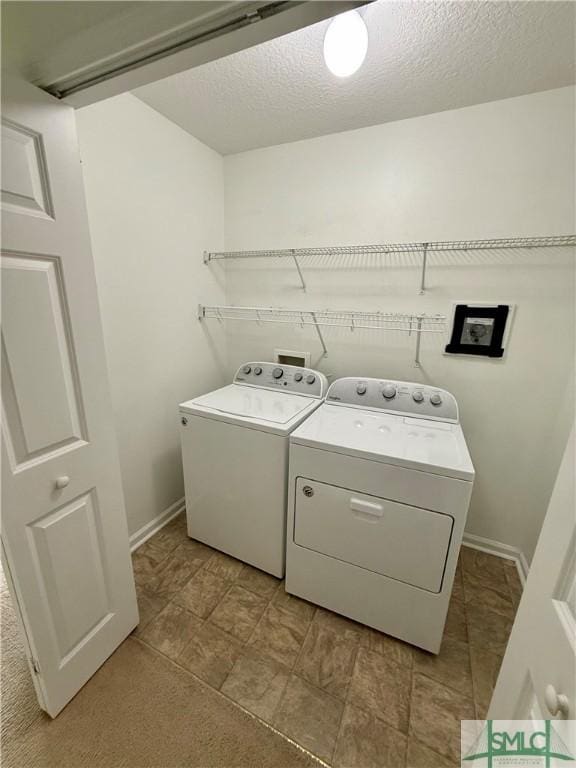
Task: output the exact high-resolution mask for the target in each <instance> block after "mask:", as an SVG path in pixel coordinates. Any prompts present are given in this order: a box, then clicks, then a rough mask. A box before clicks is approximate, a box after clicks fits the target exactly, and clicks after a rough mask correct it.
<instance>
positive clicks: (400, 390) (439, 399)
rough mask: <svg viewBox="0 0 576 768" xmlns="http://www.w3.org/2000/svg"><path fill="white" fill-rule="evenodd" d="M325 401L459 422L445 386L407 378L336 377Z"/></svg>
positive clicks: (455, 407) (452, 400)
mask: <svg viewBox="0 0 576 768" xmlns="http://www.w3.org/2000/svg"><path fill="white" fill-rule="evenodd" d="M326 402H327V403H333V404H337V405H347V406H352V407H357V408H362V409H364V410H377V411H385V412H386V413H395V414H398V415H404V416H412V417H415V418H422V419H433V420H435V421H449V422H452V423H455V424H457V423H458V403H457V402H456V398H455V397H454V395H452V394H450V392H447V391H446V390H445V389H438V387H430V386H427V385H426V384H415V383H412V382H409V381H393V380H390V379H355V378H345V379H337V380H336V381H335V382H334V383H333V384H331V385H330V387H329V389H328V393H327V395H326Z"/></svg>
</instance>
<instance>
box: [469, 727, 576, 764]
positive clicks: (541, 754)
mask: <svg viewBox="0 0 576 768" xmlns="http://www.w3.org/2000/svg"><path fill="white" fill-rule="evenodd" d="M495 723H496V724H498V723H502V724H505V725H506V727H505V728H502V727H499V726H498V725H495ZM573 724H574V723H573V721H572V723H571V725H573ZM510 726H512V727H510ZM504 758H505V759H504ZM511 758H521V759H520V760H512V759H511ZM525 758H526V759H525ZM530 758H531V759H530ZM476 760H478V761H480V760H482V761H483V760H486V763H484V764H483V765H484V766H486V768H494V766H497V765H507V766H511V765H515V766H523V765H530V766H543V767H544V768H551V766H554V765H556V761H557V760H561V761H565V762H571V763H574V762H576V761H575V759H574V756H573V755H572V754H571V753H570V751H569V749H568V747H567V746H566V744H565V743H564V741H563V740H562V738H561V737H560V736H559V734H558V733H557V731H556V730H555V729H554V727H553V725H552V723H551V721H550V720H542V721H524V720H517V721H514V720H512V721H494V720H486V722H485V725H484V727H483V728H482V731H481V732H480V735H479V736H478V738H477V739H476V741H475V742H474V744H473V745H472V746H471V747H470V749H468V750H467V751H466V752H465V754H463V757H462V763H463V764H464V763H466V762H469V763H472V762H474V761H476Z"/></svg>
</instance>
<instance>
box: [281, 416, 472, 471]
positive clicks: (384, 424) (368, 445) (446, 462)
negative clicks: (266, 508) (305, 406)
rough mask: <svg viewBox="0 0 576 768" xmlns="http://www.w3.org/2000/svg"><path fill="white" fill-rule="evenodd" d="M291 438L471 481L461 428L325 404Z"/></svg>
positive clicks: (339, 451)
mask: <svg viewBox="0 0 576 768" xmlns="http://www.w3.org/2000/svg"><path fill="white" fill-rule="evenodd" d="M290 440H291V442H292V443H296V444H298V445H307V446H311V447H314V448H321V449H323V450H326V451H334V452H336V453H345V454H347V455H350V456H357V457H360V458H365V459H372V460H375V461H382V462H384V463H387V464H396V465H398V466H402V467H408V468H410V469H418V470H420V471H424V472H432V473H434V474H438V475H446V476H448V477H455V478H459V479H462V480H472V479H473V478H474V467H473V465H472V460H471V459H470V454H469V453H468V448H467V447H466V441H465V440H464V435H463V433H462V429H461V427H460V425H459V424H452V423H448V422H443V421H432V420H429V419H416V418H411V417H407V416H395V415H392V414H379V413H375V412H374V411H364V410H361V409H359V408H347V407H346V406H342V405H331V404H329V403H324V405H322V406H320V408H318V410H317V411H316V412H315V413H313V414H312V415H311V416H310V417H309V418H308V419H307V420H306V421H305V422H304V424H301V425H300V426H299V427H298V429H296V430H295V431H294V432H293V433H292V435H291V436H290Z"/></svg>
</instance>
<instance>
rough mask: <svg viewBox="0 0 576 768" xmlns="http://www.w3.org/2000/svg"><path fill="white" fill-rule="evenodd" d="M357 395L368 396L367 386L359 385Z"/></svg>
mask: <svg viewBox="0 0 576 768" xmlns="http://www.w3.org/2000/svg"><path fill="white" fill-rule="evenodd" d="M356 394H357V395H365V394H366V384H357V385H356Z"/></svg>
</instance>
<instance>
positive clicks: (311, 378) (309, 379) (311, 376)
mask: <svg viewBox="0 0 576 768" xmlns="http://www.w3.org/2000/svg"><path fill="white" fill-rule="evenodd" d="M315 381H316V376H314V374H313V373H309V374H308V376H306V384H314V382H315Z"/></svg>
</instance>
